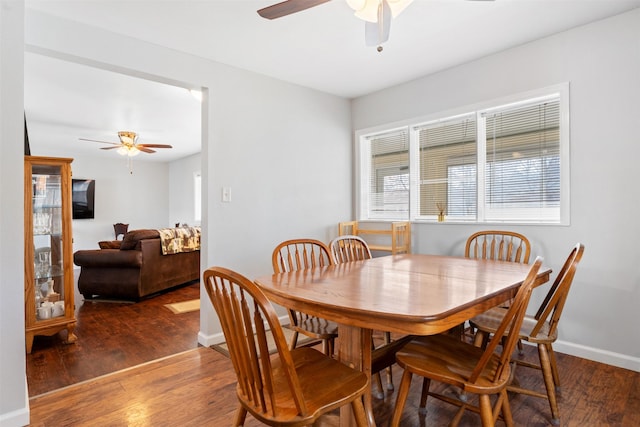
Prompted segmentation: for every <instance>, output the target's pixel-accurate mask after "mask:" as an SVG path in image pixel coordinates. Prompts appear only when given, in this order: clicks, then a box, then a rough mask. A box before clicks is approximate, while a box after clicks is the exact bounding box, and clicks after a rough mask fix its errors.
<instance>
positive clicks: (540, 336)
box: [469, 307, 558, 344]
mask: <svg viewBox="0 0 640 427" xmlns="http://www.w3.org/2000/svg"><path fill="white" fill-rule="evenodd" d="M506 312H507V308H504V307H495V308H492V309H491V310H489V311H487V312H485V313H482V314H480V315H478V316H476V317H474V318H473V319H471V320H470V321H469V323H471V326H473V327H474V328H476V329H480V330H481V331H483V332H485V333H487V334H493V333H494V332H495V331H496V330H497V329H498V327H499V326H500V322H501V321H502V318H503V317H504V315H505V313H506ZM537 323H538V320H537V319H536V318H534V317H533V316H525V317H524V319H523V320H522V326H521V327H520V339H522V340H525V341H529V342H531V343H534V344H551V343H553V342H555V340H556V339H557V338H558V330H557V329H555V330H554V331H553V332H552V333H551V334H550V333H549V330H550V328H549V323H548V322H545V324H544V325H543V326H542V328H541V329H540V332H538V333H537V335H536V336H535V337H533V336H531V331H533V328H535V326H536V324H537Z"/></svg>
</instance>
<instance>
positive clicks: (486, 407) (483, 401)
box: [478, 394, 495, 427]
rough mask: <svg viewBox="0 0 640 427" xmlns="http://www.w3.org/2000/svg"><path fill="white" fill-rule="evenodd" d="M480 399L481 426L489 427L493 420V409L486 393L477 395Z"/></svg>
mask: <svg viewBox="0 0 640 427" xmlns="http://www.w3.org/2000/svg"><path fill="white" fill-rule="evenodd" d="M478 399H479V400H480V418H481V419H482V427H491V426H493V425H494V424H495V423H494V422H493V410H492V408H491V399H490V398H489V395H488V394H481V395H480V396H478Z"/></svg>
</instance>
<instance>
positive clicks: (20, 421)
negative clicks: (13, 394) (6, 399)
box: [0, 375, 30, 427]
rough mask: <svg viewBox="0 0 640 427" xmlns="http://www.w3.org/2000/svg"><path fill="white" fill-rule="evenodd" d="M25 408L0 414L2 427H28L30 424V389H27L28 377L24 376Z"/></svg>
mask: <svg viewBox="0 0 640 427" xmlns="http://www.w3.org/2000/svg"><path fill="white" fill-rule="evenodd" d="M24 389H25V396H24V408H20V409H17V410H15V411H11V412H6V413H4V414H0V427H15V426H27V425H29V422H30V419H29V418H30V410H29V388H28V387H27V376H26V375H25V376H24Z"/></svg>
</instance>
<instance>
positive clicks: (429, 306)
mask: <svg viewBox="0 0 640 427" xmlns="http://www.w3.org/2000/svg"><path fill="white" fill-rule="evenodd" d="M529 268H530V266H529V265H526V264H520V263H512V262H503V261H487V260H477V259H469V258H462V257H451V256H438V255H420V254H403V255H391V256H384V257H379V258H373V259H369V260H364V261H354V262H349V263H343V264H338V265H333V266H328V267H317V268H311V269H307V270H299V271H294V272H289V273H280V274H273V275H270V276H264V277H259V278H257V279H255V282H256V283H257V284H258V286H260V288H261V289H262V290H263V291H264V292H265V294H266V295H267V296H268V298H269V299H270V300H271V301H273V302H275V303H276V304H279V305H281V306H283V307H286V308H291V309H294V310H297V311H301V312H304V313H307V314H311V315H314V316H318V317H322V318H325V319H329V320H333V321H334V322H336V323H338V358H339V360H340V361H341V362H343V363H345V364H348V365H350V366H352V367H354V368H356V369H359V370H361V371H363V372H365V373H366V375H367V376H368V377H369V378H371V361H372V349H371V334H372V330H379V331H390V332H395V333H400V334H409V335H431V334H437V333H440V332H444V331H447V330H449V329H451V328H453V327H455V326H457V325H459V324H461V323H463V322H464V321H465V320H468V319H470V318H472V317H474V316H476V315H478V314H480V313H483V312H485V311H487V310H488V309H490V308H492V307H495V306H497V305H499V304H501V303H504V302H505V301H508V300H509V299H511V298H512V297H513V296H515V294H516V292H517V290H518V288H519V286H520V285H521V284H522V282H523V280H524V279H525V277H526V275H527V273H528V272H529ZM550 273H551V270H550V269H548V268H546V267H544V266H543V267H542V268H541V269H540V272H539V273H538V276H537V279H536V283H535V286H538V285H540V284H543V283H545V282H547V281H548V280H549V275H550ZM369 387H370V386H369ZM365 408H366V410H367V415H368V418H369V421H370V424H371V425H372V426H375V420H374V418H373V411H372V401H371V390H369V391H368V392H367V393H365ZM350 411H351V409H350V407H349V405H346V406H345V407H343V409H341V414H340V425H341V426H350V425H352V424H353V422H354V421H353V417H352V416H351V412H350Z"/></svg>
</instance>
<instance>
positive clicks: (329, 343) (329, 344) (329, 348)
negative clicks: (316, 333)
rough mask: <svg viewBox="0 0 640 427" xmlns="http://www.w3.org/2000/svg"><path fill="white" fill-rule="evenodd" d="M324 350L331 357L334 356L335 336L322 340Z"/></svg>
mask: <svg viewBox="0 0 640 427" xmlns="http://www.w3.org/2000/svg"><path fill="white" fill-rule="evenodd" d="M322 352H323V353H324V354H326V355H327V356H329V357H333V338H327V339H326V340H322Z"/></svg>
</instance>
